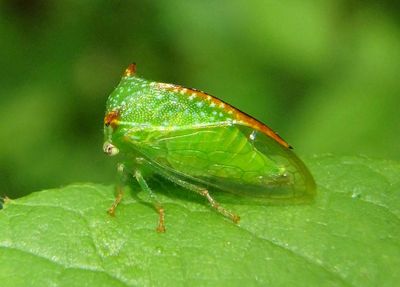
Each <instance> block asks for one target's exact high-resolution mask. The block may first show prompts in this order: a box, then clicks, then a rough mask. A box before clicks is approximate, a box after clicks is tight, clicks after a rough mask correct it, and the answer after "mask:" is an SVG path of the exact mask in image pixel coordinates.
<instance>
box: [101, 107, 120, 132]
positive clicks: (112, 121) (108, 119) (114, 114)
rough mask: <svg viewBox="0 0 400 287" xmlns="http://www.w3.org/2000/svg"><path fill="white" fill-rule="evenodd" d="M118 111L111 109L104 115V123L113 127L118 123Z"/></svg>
mask: <svg viewBox="0 0 400 287" xmlns="http://www.w3.org/2000/svg"><path fill="white" fill-rule="evenodd" d="M118 119H119V111H111V112H109V113H108V114H106V116H105V117H104V125H105V126H106V127H109V126H111V127H112V128H115V127H116V126H117V125H118Z"/></svg>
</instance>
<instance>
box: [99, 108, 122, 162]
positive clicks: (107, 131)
mask: <svg viewBox="0 0 400 287" xmlns="http://www.w3.org/2000/svg"><path fill="white" fill-rule="evenodd" d="M118 120H119V111H118V110H113V111H111V112H108V113H107V114H106V116H105V117H104V135H105V142H104V145H103V151H104V152H105V153H106V154H108V155H109V156H114V155H117V154H118V153H119V149H118V148H117V147H116V146H115V145H113V144H112V135H113V132H114V130H115V129H116V128H117V126H118Z"/></svg>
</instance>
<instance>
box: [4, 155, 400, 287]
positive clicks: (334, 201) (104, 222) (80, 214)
mask: <svg viewBox="0 0 400 287" xmlns="http://www.w3.org/2000/svg"><path fill="white" fill-rule="evenodd" d="M306 163H307V165H308V166H309V167H310V169H311V172H312V173H313V174H314V176H315V179H316V182H317V185H318V195H317V198H316V200H315V202H314V203H313V204H308V205H287V206H281V205H280V206H274V205H269V206H263V205H256V204H243V203H241V202H240V201H239V200H238V202H237V203H234V202H233V203H232V202H229V203H224V202H222V204H223V205H224V206H225V207H227V208H228V209H230V210H233V211H235V212H237V213H238V214H239V215H240V216H241V218H242V220H241V222H240V224H239V225H235V224H233V223H232V222H230V221H229V220H227V219H225V218H223V217H222V216H220V215H219V214H217V213H216V212H214V211H212V210H211V209H210V208H209V207H208V205H207V204H206V202H205V201H203V200H202V199H201V198H200V199H198V198H197V197H196V195H189V194H188V192H187V191H185V190H182V189H181V188H179V187H176V186H173V185H171V184H166V183H161V184H157V183H155V182H154V183H153V185H152V186H153V189H154V190H155V191H156V192H157V194H158V196H159V198H160V200H161V201H162V202H163V203H164V207H165V209H166V227H167V232H166V233H164V234H159V233H156V232H155V227H156V225H157V220H158V216H157V214H156V212H155V211H154V209H153V208H152V206H151V205H150V204H149V203H147V202H146V201H145V200H144V198H145V197H144V196H143V194H142V193H141V192H136V191H138V187H137V186H136V185H132V190H133V191H132V192H131V193H128V192H126V196H125V198H124V200H123V202H122V203H121V205H120V206H119V207H118V209H117V212H116V217H110V216H109V215H108V214H107V213H106V210H107V208H108V207H109V206H110V205H111V203H112V202H113V199H114V191H113V190H114V189H113V187H112V186H103V185H99V184H73V185H70V186H67V187H63V188H60V189H52V190H45V191H40V192H36V193H33V194H31V195H29V196H26V197H24V198H20V199H17V200H11V201H9V202H6V203H5V204H4V208H3V210H1V211H0V230H1V232H0V282H2V283H1V286H150V285H154V286H187V285H190V286H222V285H223V286H396V284H398V282H400V275H399V273H398V270H399V269H400V243H399V242H400V208H399V206H400V205H399V204H400V177H399V176H398V175H399V174H400V164H399V163H396V162H391V161H381V160H379V161H378V160H371V159H368V158H363V157H343V158H337V157H333V156H330V155H326V156H319V157H315V158H310V159H309V160H308V161H307V162H306Z"/></svg>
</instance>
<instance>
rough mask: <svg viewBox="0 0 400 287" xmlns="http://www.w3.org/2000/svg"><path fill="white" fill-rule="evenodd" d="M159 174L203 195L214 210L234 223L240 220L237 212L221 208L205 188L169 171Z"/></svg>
mask: <svg viewBox="0 0 400 287" xmlns="http://www.w3.org/2000/svg"><path fill="white" fill-rule="evenodd" d="M161 175H162V176H164V177H165V178H167V179H168V180H170V181H172V182H174V183H176V184H178V185H180V186H182V187H184V188H186V189H188V190H191V191H194V192H196V193H197V194H200V195H201V196H204V197H205V198H207V200H208V202H209V203H210V204H211V206H212V207H213V208H214V209H215V210H217V211H218V212H219V213H221V214H222V215H224V216H225V217H227V218H229V219H231V220H232V221H233V222H234V223H238V222H239V221H240V217H239V216H238V215H237V214H234V213H233V212H231V211H229V210H227V209H225V208H223V207H222V206H221V205H220V204H219V203H218V202H217V201H216V200H215V199H214V198H212V197H211V195H210V193H209V192H208V190H207V189H205V188H203V187H200V186H197V185H195V184H192V183H190V182H187V181H184V180H182V179H180V178H177V177H175V176H173V175H171V174H169V173H168V174H167V173H162V174H161Z"/></svg>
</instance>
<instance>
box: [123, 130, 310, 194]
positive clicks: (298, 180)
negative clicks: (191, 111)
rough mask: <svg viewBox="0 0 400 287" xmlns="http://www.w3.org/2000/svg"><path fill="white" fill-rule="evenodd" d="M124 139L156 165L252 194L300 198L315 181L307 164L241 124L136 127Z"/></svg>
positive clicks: (204, 182)
mask: <svg viewBox="0 0 400 287" xmlns="http://www.w3.org/2000/svg"><path fill="white" fill-rule="evenodd" d="M127 140H128V141H129V142H130V145H129V146H131V147H132V148H134V149H135V150H136V151H137V152H139V153H140V154H142V155H143V156H144V157H146V158H147V160H148V161H150V162H151V163H152V165H153V166H154V167H156V169H161V170H163V171H168V172H170V173H173V174H174V175H175V176H178V177H180V178H182V179H184V180H188V181H191V182H194V183H199V184H202V185H205V186H214V187H217V188H219V189H221V190H224V191H228V192H231V193H235V194H239V195H246V196H251V197H257V198H269V199H276V200H285V199H291V200H296V199H297V200H298V201H304V200H308V199H310V198H312V197H313V195H314V192H315V185H314V181H313V179H312V176H311V175H310V173H309V171H308V170H307V168H306V167H305V166H304V164H303V163H302V162H301V160H300V159H299V158H298V157H297V156H296V155H295V154H294V153H293V152H292V151H291V150H290V149H287V148H285V147H283V146H281V145H280V144H279V143H277V142H276V141H275V140H274V139H272V138H270V137H268V136H267V135H264V134H263V133H260V132H258V131H255V130H254V129H252V128H250V127H247V126H244V125H232V126H216V127H203V128H198V127H196V128H182V129H176V130H154V129H148V130H141V131H135V132H134V133H132V136H128V137H127Z"/></svg>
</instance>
